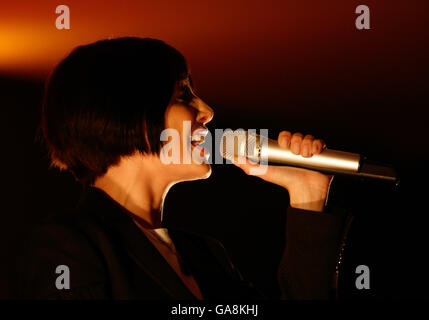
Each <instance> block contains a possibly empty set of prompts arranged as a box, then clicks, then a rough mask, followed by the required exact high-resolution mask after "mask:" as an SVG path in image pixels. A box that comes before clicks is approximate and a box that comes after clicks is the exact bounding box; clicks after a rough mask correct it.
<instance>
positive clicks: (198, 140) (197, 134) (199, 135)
mask: <svg viewBox="0 0 429 320" xmlns="http://www.w3.org/2000/svg"><path fill="white" fill-rule="evenodd" d="M208 132H209V131H208V130H207V129H197V130H195V131H193V132H192V135H191V144H192V145H193V146H194V147H196V146H198V145H200V144H202V143H204V139H205V137H206V135H207V133H208Z"/></svg>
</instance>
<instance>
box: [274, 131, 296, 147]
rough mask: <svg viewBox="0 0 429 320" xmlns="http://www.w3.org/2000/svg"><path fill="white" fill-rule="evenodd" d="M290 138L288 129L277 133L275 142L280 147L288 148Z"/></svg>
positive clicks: (290, 134)
mask: <svg viewBox="0 0 429 320" xmlns="http://www.w3.org/2000/svg"><path fill="white" fill-rule="evenodd" d="M291 138H292V133H290V132H289V131H282V132H280V133H279V136H278V138H277V142H278V144H279V146H280V147H282V148H285V149H287V148H289V145H290V141H291Z"/></svg>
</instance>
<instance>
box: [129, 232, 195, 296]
mask: <svg viewBox="0 0 429 320" xmlns="http://www.w3.org/2000/svg"><path fill="white" fill-rule="evenodd" d="M137 225H138V226H139V227H140V229H141V230H142V231H143V232H144V233H145V235H146V236H147V237H148V239H149V240H150V241H151V242H152V244H153V245H154V246H155V248H157V249H158V251H159V253H160V254H161V255H162V256H163V257H164V259H165V260H166V261H167V262H168V264H169V265H170V266H171V267H172V268H173V270H174V271H175V272H176V273H177V275H178V276H179V278H180V279H181V280H182V281H183V283H184V284H185V285H186V287H188V289H189V290H190V291H191V292H192V293H193V294H194V296H195V297H196V298H197V299H199V300H202V299H203V296H202V294H201V290H200V288H199V286H198V284H197V282H196V281H195V279H194V277H193V276H192V275H186V274H184V273H183V266H182V264H181V263H180V261H181V259H180V256H179V253H178V252H177V250H176V247H175V246H174V243H173V240H171V238H170V236H169V234H168V230H167V229H166V228H156V229H148V228H144V227H142V226H141V225H140V224H137Z"/></svg>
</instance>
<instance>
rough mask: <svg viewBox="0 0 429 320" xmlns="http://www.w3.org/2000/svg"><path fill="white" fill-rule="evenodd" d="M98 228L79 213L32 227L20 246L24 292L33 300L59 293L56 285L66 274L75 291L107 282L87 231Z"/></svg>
mask: <svg viewBox="0 0 429 320" xmlns="http://www.w3.org/2000/svg"><path fill="white" fill-rule="evenodd" d="M89 226H92V227H96V222H95V221H92V219H91V217H86V216H85V215H84V214H83V213H82V212H80V211H78V210H68V211H64V212H60V213H58V214H55V215H54V216H51V217H49V218H48V219H45V220H43V221H41V222H40V223H38V224H37V225H36V226H35V227H33V228H32V229H31V230H30V232H29V233H28V235H27V236H26V238H25V239H23V241H22V244H21V268H20V269H21V270H20V276H21V290H23V291H24V292H25V294H26V295H29V296H31V297H39V298H45V297H49V296H52V295H55V294H56V293H58V288H57V285H56V281H57V279H58V277H59V276H61V274H62V273H64V272H67V273H68V275H69V277H70V278H71V279H72V280H73V281H72V284H73V287H76V288H80V287H85V286H88V285H90V284H94V285H96V284H99V283H101V282H103V281H104V269H103V260H102V258H101V256H100V254H99V253H98V250H97V248H96V246H94V244H93V243H92V242H91V240H90V238H89V237H88V235H87V233H86V232H85V229H86V228H87V227H89Z"/></svg>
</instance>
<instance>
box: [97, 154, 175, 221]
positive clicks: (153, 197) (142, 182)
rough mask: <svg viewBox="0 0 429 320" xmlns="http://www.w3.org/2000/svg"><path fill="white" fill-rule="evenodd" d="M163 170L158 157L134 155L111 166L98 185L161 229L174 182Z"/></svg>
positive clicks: (135, 213)
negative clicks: (168, 194) (169, 191)
mask: <svg viewBox="0 0 429 320" xmlns="http://www.w3.org/2000/svg"><path fill="white" fill-rule="evenodd" d="M158 167H159V168H158ZM162 173H163V170H162V167H161V164H160V163H159V161H156V158H155V157H152V156H145V157H142V156H131V157H127V158H122V159H121V161H120V163H119V164H118V165H116V166H112V167H110V168H109V170H108V171H107V173H106V174H105V175H103V176H102V177H99V178H97V179H96V181H95V183H94V186H95V187H97V188H99V189H101V190H103V191H104V192H106V193H107V194H108V195H109V196H110V197H111V198H112V199H113V200H115V201H116V202H118V203H119V204H120V205H121V206H123V207H124V208H125V209H127V210H128V211H130V212H131V213H133V214H134V215H137V216H138V217H139V218H141V219H143V220H144V221H145V222H146V223H147V224H148V227H149V228H160V227H161V223H162V210H163V204H164V199H165V197H166V195H167V192H168V190H169V189H170V188H171V186H172V185H173V184H174V183H173V181H169V179H168V177H167V176H166V175H163V174H162Z"/></svg>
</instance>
